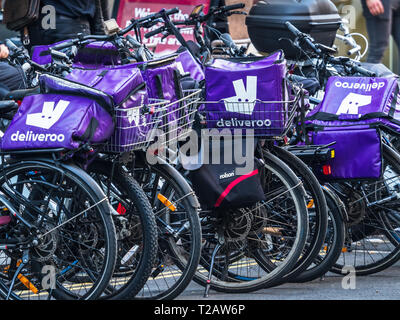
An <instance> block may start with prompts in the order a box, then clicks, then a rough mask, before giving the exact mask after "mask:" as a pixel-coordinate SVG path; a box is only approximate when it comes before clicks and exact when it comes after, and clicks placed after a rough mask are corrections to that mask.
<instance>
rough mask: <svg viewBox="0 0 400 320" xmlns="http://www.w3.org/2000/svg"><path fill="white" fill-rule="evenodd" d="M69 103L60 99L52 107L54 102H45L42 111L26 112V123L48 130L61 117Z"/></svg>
mask: <svg viewBox="0 0 400 320" xmlns="http://www.w3.org/2000/svg"><path fill="white" fill-rule="evenodd" d="M69 103H70V102H69V101H65V100H60V101H59V102H58V103H57V105H56V106H55V107H54V104H55V103H54V102H45V103H44V104H43V109H42V112H38V113H31V114H28V116H27V117H26V124H27V125H29V126H33V127H38V128H42V129H47V130H48V129H50V128H51V127H52V126H53V125H54V124H55V123H56V122H57V121H58V120H59V119H60V118H61V116H62V114H63V113H64V111H65V109H66V108H67V107H68V105H69Z"/></svg>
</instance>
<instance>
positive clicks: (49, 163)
mask: <svg viewBox="0 0 400 320" xmlns="http://www.w3.org/2000/svg"><path fill="white" fill-rule="evenodd" d="M22 175H23V176H24V177H25V180H20V178H19V177H20V176H22ZM10 177H11V178H12V179H13V181H14V182H13V183H12V184H10V183H7V180H8V179H10ZM46 177H51V178H52V180H51V181H47V180H46ZM58 177H60V179H59V181H56V180H57V178H58ZM10 181H11V180H10ZM50 182H51V183H50ZM56 183H58V185H56ZM0 184H1V185H2V191H3V193H4V194H7V195H12V194H13V193H14V195H13V196H11V197H12V202H13V203H14V204H15V205H18V204H23V205H24V206H25V208H29V205H28V202H29V198H26V195H25V194H22V193H18V188H19V187H20V186H21V185H22V184H28V187H29V188H30V189H31V190H34V191H38V190H40V188H42V190H41V191H42V192H44V191H46V190H47V189H46V187H47V188H49V190H50V192H49V193H48V194H45V193H43V197H46V196H47V197H48V199H51V201H50V200H46V201H47V203H48V205H49V204H50V207H49V208H52V209H51V210H55V209H54V207H56V208H58V209H57V210H58V213H59V212H60V210H63V212H64V211H65V210H67V211H65V212H66V216H67V217H68V214H69V215H70V214H71V213H72V212H71V210H73V208H74V207H77V208H76V209H75V210H79V211H80V210H81V209H82V207H81V206H82V205H85V206H86V207H87V208H88V209H87V210H83V211H81V212H83V213H84V215H82V213H77V214H75V215H72V217H71V218H70V219H68V220H66V221H64V222H61V221H59V220H58V221H59V223H60V225H56V226H57V228H58V229H56V228H54V229H53V228H52V227H50V230H49V231H51V230H54V231H52V232H51V233H49V234H48V236H47V237H49V238H50V239H52V237H53V235H54V237H61V238H60V239H62V241H61V240H58V241H57V242H55V241H54V243H57V245H54V248H53V249H52V250H51V251H50V253H48V256H47V257H46V259H47V260H43V259H44V257H43V256H40V259H41V260H38V259H39V257H38V258H35V259H33V262H32V264H35V265H37V264H39V262H37V261H43V262H40V264H43V263H45V262H46V263H50V264H51V263H54V261H56V263H58V265H61V266H62V267H63V269H62V270H60V271H59V273H57V274H56V275H55V276H57V282H56V288H50V289H49V288H47V289H45V290H42V291H39V294H34V295H32V293H31V292H30V291H32V290H24V291H21V290H19V291H18V292H12V294H11V295H10V296H9V298H10V299H21V298H27V299H30V298H33V299H38V298H40V297H41V294H43V293H44V294H45V295H47V297H46V299H47V298H51V297H52V298H55V299H85V300H86V299H87V300H89V299H97V298H98V297H99V296H100V295H101V293H102V292H103V290H104V288H105V287H106V286H107V284H108V281H109V280H110V278H111V275H112V273H113V269H114V265H115V257H116V240H115V228H114V224H113V221H112V219H111V210H110V207H109V204H108V202H107V201H106V198H105V195H104V193H103V192H102V190H101V189H100V188H99V187H98V185H97V184H96V183H95V182H94V181H93V180H92V179H91V178H90V176H88V175H87V174H86V173H85V172H84V171H83V170H82V169H80V168H78V167H77V166H75V165H72V164H66V163H57V164H55V163H54V160H48V159H38V160H36V159H34V160H30V159H22V160H19V161H17V162H14V163H11V164H9V165H7V164H5V165H4V167H3V171H2V176H1V177H0ZM63 187H64V189H65V191H64V192H63V193H62V195H61V196H60V192H61V191H60V190H61V189H62V188H63ZM13 188H14V189H13ZM29 188H28V189H25V190H29ZM66 188H68V189H66ZM78 188H79V189H78ZM64 189H62V190H64ZM43 190H44V191H43ZM71 190H75V191H74V192H71ZM78 190H81V192H82V193H80V192H78ZM25 193H26V191H25ZM28 193H31V192H29V191H28ZM32 193H33V192H32ZM74 194H78V196H80V199H82V200H85V201H84V202H83V203H80V202H75V203H74V202H73V201H72V202H70V203H69V205H67V204H63V203H64V200H63V202H60V203H58V202H57V201H59V200H60V197H62V198H61V199H67V197H68V196H72V195H74ZM82 194H83V196H84V197H83V196H82ZM50 197H53V198H50ZM68 199H69V198H68ZM39 200H40V199H39ZM44 200H45V199H43V201H44ZM35 201H36V200H35ZM43 201H41V202H40V204H41V205H42V206H43V205H45V203H44V202H43ZM89 201H90V202H89ZM90 204H92V205H90ZM66 206H68V209H67V208H66ZM88 206H89V207H88ZM51 210H50V211H49V212H50V213H51V212H53V213H51V216H49V213H46V215H47V218H46V219H45V220H42V221H46V222H47V223H49V222H48V221H52V220H51V219H50V218H51V217H52V216H54V214H55V213H54V211H51ZM38 211H39V210H36V211H30V212H28V211H27V210H25V209H24V215H26V217H27V218H28V219H34V218H35V217H36V216H35V214H34V212H38ZM79 211H78V212H79ZM43 212H44V211H43ZM64 219H66V218H64ZM80 219H82V221H83V220H84V219H89V220H87V221H88V222H89V223H90V224H88V222H86V223H87V225H83V228H85V229H86V230H87V228H88V227H89V228H90V229H89V230H91V234H93V233H94V234H96V233H97V235H99V232H101V231H102V235H103V237H102V238H98V237H97V238H94V240H91V241H92V242H87V243H88V244H91V243H94V244H92V246H96V247H93V249H92V246H89V245H86V244H83V243H82V244H81V242H79V239H80V238H78V239H77V240H73V237H74V232H75V233H76V231H74V230H79V229H77V228H78V227H79V226H80V224H78V222H79V220H80ZM90 219H93V220H90ZM70 221H71V222H70ZM90 221H93V222H90ZM83 222H84V221H83ZM72 224H73V225H74V227H73V228H72ZM99 224H100V225H99ZM53 226H54V225H53ZM46 230H47V229H46ZM60 230H61V231H60ZM61 232H63V233H61ZM65 235H66V236H65ZM75 236H77V235H75ZM85 237H86V238H85ZM85 237H83V238H84V239H87V235H86V236H85ZM69 238H71V239H72V241H71V240H70V239H69ZM45 239H46V238H45ZM96 239H97V240H96ZM100 240H101V241H100ZM82 241H84V240H82ZM74 243H79V245H80V247H76V244H74ZM68 244H69V245H70V247H66V246H67V245H68ZM39 248H40V247H39ZM63 248H66V249H63ZM100 248H101V253H100V254H101V255H102V256H104V259H103V260H101V261H100V263H101V265H100V266H99V265H96V266H93V268H96V267H97V269H93V270H89V272H90V273H88V274H91V275H92V278H93V277H94V276H95V277H96V278H95V279H93V285H92V286H91V287H90V288H89V289H88V290H87V291H85V290H86V289H87V287H88V285H89V284H87V283H86V284H82V285H81V287H79V288H77V287H76V286H75V287H74V286H73V285H71V286H70V284H69V283H68V281H67V280H66V279H65V274H64V273H62V272H64V271H65V270H68V269H69V268H70V269H73V270H77V271H78V272H82V271H84V270H85V271H86V270H87V269H89V268H88V267H89V266H88V265H87V262H89V264H90V265H91V264H93V263H96V262H97V263H98V262H99V261H98V260H96V261H91V260H90V259H91V258H90V257H94V256H91V252H95V253H96V252H100ZM88 249H91V250H92V251H89V252H86V254H85V255H86V256H85V255H84V254H83V252H85V250H88ZM34 250H36V251H37V250H39V249H34ZM63 250H64V251H65V250H66V253H63ZM74 250H77V252H75V251H74ZM79 251H82V252H81V253H80V252H79ZM96 254H98V253H96ZM32 255H36V256H37V253H36V254H33V253H32ZM79 257H80V258H79ZM74 259H76V261H78V263H75V261H73V262H69V261H72V260H74ZM78 259H80V260H78ZM88 259H89V260H88ZM47 261H49V262H47ZM80 261H81V262H80ZM3 263H6V262H5V260H3ZM81 264H82V266H81ZM29 268H32V266H30V267H29ZM29 268H28V269H29ZM32 270H33V271H32V272H30V271H31V269H29V270H25V271H26V272H30V274H32V275H33V276H35V274H37V272H36V271H34V269H32ZM21 272H22V271H21ZM86 272H87V271H86ZM96 275H97V276H96ZM38 277H39V275H38ZM0 279H3V278H1V277H0ZM32 281H33V280H32ZM62 281H66V282H64V283H66V286H68V288H67V287H65V285H62V284H61V283H62ZM10 285H11V284H10ZM12 289H13V288H11V290H12ZM82 290H83V291H84V292H83V293H81V291H82ZM9 291H10V289H9V288H7V285H6V284H5V283H4V282H3V281H1V280H0V294H1V295H2V296H3V297H5V296H6V295H7V292H9ZM26 292H27V293H26ZM17 293H18V294H17Z"/></svg>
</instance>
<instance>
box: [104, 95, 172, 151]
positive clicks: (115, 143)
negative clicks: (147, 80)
mask: <svg viewBox="0 0 400 320" xmlns="http://www.w3.org/2000/svg"><path fill="white" fill-rule="evenodd" d="M169 103H170V102H169V101H168V100H160V99H149V103H148V104H144V103H143V101H142V103H141V104H140V105H138V106H135V107H132V108H115V109H114V111H115V130H114V133H113V135H112V136H111V138H110V140H109V141H108V143H107V144H106V145H105V146H104V151H105V152H110V153H123V152H130V151H133V150H145V149H147V147H148V145H149V144H150V143H151V142H152V141H153V140H154V138H155V132H156V131H155V129H157V127H158V126H159V125H160V124H161V121H162V116H163V114H164V113H165V112H166V110H167V109H166V107H167V106H168V104H169Z"/></svg>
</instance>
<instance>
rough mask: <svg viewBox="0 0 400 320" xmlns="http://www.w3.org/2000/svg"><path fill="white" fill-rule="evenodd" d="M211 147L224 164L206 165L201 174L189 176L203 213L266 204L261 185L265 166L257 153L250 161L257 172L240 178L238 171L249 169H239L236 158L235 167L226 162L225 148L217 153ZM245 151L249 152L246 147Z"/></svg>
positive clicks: (193, 173)
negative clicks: (258, 203)
mask: <svg viewBox="0 0 400 320" xmlns="http://www.w3.org/2000/svg"><path fill="white" fill-rule="evenodd" d="M233 143H235V142H233ZM207 147H208V148H209V150H210V155H211V154H212V152H220V155H221V161H220V163H221V164H212V163H211V164H203V165H202V166H201V167H200V168H199V169H198V170H194V171H190V173H189V179H190V181H191V183H192V187H193V190H194V192H195V193H196V195H197V196H198V198H199V201H200V203H201V206H202V208H203V209H207V210H211V209H235V208H243V207H248V206H252V205H254V204H255V203H257V202H259V201H263V200H265V195H264V191H263V188H262V186H261V181H260V175H262V170H263V166H262V164H261V162H260V161H259V160H258V159H256V158H255V157H254V152H253V153H252V154H249V155H247V158H246V160H247V161H248V162H250V161H251V162H252V165H253V166H252V167H253V168H252V169H251V170H250V171H249V172H247V173H245V174H241V175H238V174H237V171H236V169H238V168H240V167H242V168H245V164H243V165H238V164H237V163H235V159H234V157H233V156H232V158H233V159H232V163H231V164H229V163H227V161H224V159H223V155H224V150H223V149H224V148H223V144H221V145H219V146H218V147H217V148H214V150H211V146H207ZM242 150H244V151H245V148H244V146H243V148H242ZM209 162H211V161H209Z"/></svg>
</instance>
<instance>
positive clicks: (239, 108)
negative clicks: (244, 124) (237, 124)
mask: <svg viewBox="0 0 400 320" xmlns="http://www.w3.org/2000/svg"><path fill="white" fill-rule="evenodd" d="M232 84H233V87H234V89H235V94H236V95H235V96H233V97H230V98H226V99H224V104H225V108H226V111H229V112H236V113H242V114H247V115H251V114H253V111H254V106H255V101H256V99H257V77H255V76H247V77H246V86H245V85H244V81H243V79H240V80H236V81H233V82H232Z"/></svg>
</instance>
